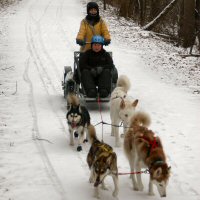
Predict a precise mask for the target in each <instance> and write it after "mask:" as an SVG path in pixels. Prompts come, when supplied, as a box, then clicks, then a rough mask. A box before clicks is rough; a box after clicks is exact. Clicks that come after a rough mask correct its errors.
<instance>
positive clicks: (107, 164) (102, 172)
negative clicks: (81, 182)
mask: <svg viewBox="0 0 200 200" xmlns="http://www.w3.org/2000/svg"><path fill="white" fill-rule="evenodd" d="M88 134H89V141H90V143H91V147H90V150H89V152H88V155H87V163H88V166H89V168H90V171H91V174H90V179H89V181H90V183H94V189H95V194H94V195H95V197H97V198H99V185H100V184H101V186H102V189H105V190H106V189H107V188H106V187H105V184H104V179H105V178H106V177H107V176H108V175H110V176H112V178H113V182H114V187H115V189H114V192H113V196H114V197H116V196H117V195H118V191H119V189H118V168H117V155H116V153H115V152H114V151H113V149H112V147H111V146H110V145H108V144H106V143H103V142H100V141H99V140H98V139H97V136H96V131H95V128H94V126H92V125H90V126H88Z"/></svg>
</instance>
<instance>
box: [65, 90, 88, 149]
mask: <svg viewBox="0 0 200 200" xmlns="http://www.w3.org/2000/svg"><path fill="white" fill-rule="evenodd" d="M67 102H68V112H67V114H66V118H67V123H68V127H69V133H70V145H72V146H74V136H76V137H78V146H77V151H81V150H82V146H81V145H82V143H83V142H85V141H87V135H88V130H87V128H88V126H89V125H90V114H89V112H88V110H87V108H86V107H85V106H82V105H80V102H79V99H78V97H77V96H76V95H74V94H71V95H68V97H67Z"/></svg>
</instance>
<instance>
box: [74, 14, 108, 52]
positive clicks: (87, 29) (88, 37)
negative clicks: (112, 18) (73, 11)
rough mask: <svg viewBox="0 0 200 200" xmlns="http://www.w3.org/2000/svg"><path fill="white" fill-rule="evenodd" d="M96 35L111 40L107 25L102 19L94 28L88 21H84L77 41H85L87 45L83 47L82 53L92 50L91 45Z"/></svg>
mask: <svg viewBox="0 0 200 200" xmlns="http://www.w3.org/2000/svg"><path fill="white" fill-rule="evenodd" d="M94 35H101V36H102V37H104V39H105V40H111V38H110V33H109V31H108V28H107V25H106V23H105V21H104V20H103V19H102V18H100V20H99V22H97V23H96V24H95V25H94V26H92V25H91V24H89V23H88V22H87V20H86V19H83V20H82V21H81V25H80V29H79V32H78V34H77V37H76V39H79V40H83V41H85V42H86V45H85V46H82V47H81V49H80V51H82V52H84V51H87V50H88V49H91V44H90V43H91V41H92V37H93V36H94ZM87 42H88V43H87Z"/></svg>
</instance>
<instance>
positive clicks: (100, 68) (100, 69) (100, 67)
mask: <svg viewBox="0 0 200 200" xmlns="http://www.w3.org/2000/svg"><path fill="white" fill-rule="evenodd" d="M102 71H103V67H102V66H98V67H96V72H97V74H98V75H99V74H101V72H102Z"/></svg>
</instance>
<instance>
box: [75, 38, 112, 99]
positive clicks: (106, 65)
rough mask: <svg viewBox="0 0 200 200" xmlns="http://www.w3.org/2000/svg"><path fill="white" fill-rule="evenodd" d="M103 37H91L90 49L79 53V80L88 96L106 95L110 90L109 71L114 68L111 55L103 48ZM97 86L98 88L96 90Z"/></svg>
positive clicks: (110, 75)
mask: <svg viewBox="0 0 200 200" xmlns="http://www.w3.org/2000/svg"><path fill="white" fill-rule="evenodd" d="M103 45H104V38H103V37H102V36H100V35H96V36H93V37H92V42H91V49H89V50H87V51H86V52H84V53H82V54H81V55H80V60H79V67H80V72H81V82H82V84H83V87H84V89H85V92H86V95H87V96H88V97H90V98H95V97H97V93H99V96H100V97H101V98H105V97H107V96H108V95H109V94H110V92H111V81H112V74H111V71H112V70H113V69H114V64H113V60H112V57H111V56H110V54H109V53H108V52H106V50H105V49H104V48H103ZM97 88H98V90H97Z"/></svg>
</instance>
